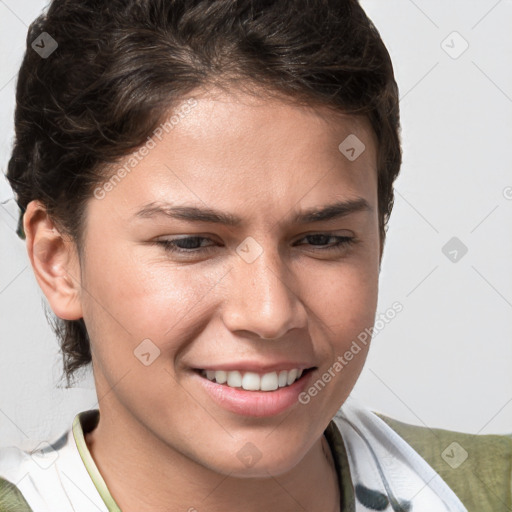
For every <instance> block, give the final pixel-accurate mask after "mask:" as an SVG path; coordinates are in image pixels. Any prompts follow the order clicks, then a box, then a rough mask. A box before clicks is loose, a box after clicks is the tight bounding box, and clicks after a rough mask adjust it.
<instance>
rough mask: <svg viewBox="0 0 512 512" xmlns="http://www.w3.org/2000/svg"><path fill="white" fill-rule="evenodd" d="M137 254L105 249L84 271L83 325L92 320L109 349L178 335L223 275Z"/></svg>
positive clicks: (158, 341)
mask: <svg viewBox="0 0 512 512" xmlns="http://www.w3.org/2000/svg"><path fill="white" fill-rule="evenodd" d="M150 250H151V249H147V248H146V249H145V251H146V253H147V252H149V251H150ZM141 252H142V251H132V252H131V253H130V251H128V250H124V251H123V250H115V249H113V248H112V249H108V250H106V251H105V252H104V253H103V254H104V256H103V257H102V258H97V259H94V258H93V259H90V260H89V261H88V262H87V266H86V268H85V273H84V287H85V288H86V289H87V290H88V293H87V294H85V296H84V299H85V302H86V304H85V307H84V318H85V320H86V323H87V320H90V321H91V322H92V321H93V322H92V323H93V324H94V325H92V326H91V329H92V332H94V330H96V339H104V338H105V336H107V337H109V338H110V339H111V340H112V341H113V342H112V343H111V344H110V345H111V346H112V350H114V349H115V350H118V348H117V347H119V344H120V343H123V344H125V346H126V347H127V348H129V349H130V350H128V351H127V352H128V354H130V353H131V354H132V352H133V349H134V348H135V347H136V346H138V345H139V344H140V343H141V341H142V340H144V339H146V338H149V339H151V340H154V342H155V344H157V345H158V346H163V344H165V342H166V340H169V339H179V338H180V333H181V332H185V329H186V327H188V328H189V329H190V324H191V321H192V320H191V319H194V318H195V319H197V317H198V315H204V313H205V310H204V308H205V306H206V304H207V301H205V300H203V299H204V298H205V296H206V294H207V293H208V291H209V290H210V289H212V288H213V287H214V286H215V284H216V283H217V282H219V281H220V280H221V279H222V275H223V272H222V269H218V268H217V269H215V270H213V268H212V270H211V271H207V270H201V269H199V268H197V269H195V270H194V267H192V266H187V265H184V266H182V267H179V266H178V265H173V264H172V263H171V262H170V261H169V260H166V257H165V255H164V254H163V253H162V254H161V255H158V256H157V257H152V259H151V260H150V259H148V257H147V256H144V257H143V256H141V255H140V253H141ZM153 254H158V253H157V252H156V251H155V252H154V253H153ZM88 329H89V324H88ZM189 335H190V333H189ZM102 345H103V344H102ZM105 345H107V344H105ZM167 348H169V349H170V350H172V347H166V350H167ZM105 350H106V349H105ZM132 355H133V354H132Z"/></svg>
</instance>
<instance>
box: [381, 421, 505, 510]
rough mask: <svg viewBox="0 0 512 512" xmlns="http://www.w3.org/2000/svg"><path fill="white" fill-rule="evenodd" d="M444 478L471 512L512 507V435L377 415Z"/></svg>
mask: <svg viewBox="0 0 512 512" xmlns="http://www.w3.org/2000/svg"><path fill="white" fill-rule="evenodd" d="M374 414H376V415H377V416H378V417H379V418H381V419H382V420H383V421H384V422H385V423H386V424H387V425H389V426H390V427H391V428H392V429H393V430H394V431H395V432H396V433H397V434H398V435H399V436H400V437H402V438H403V439H404V440H405V441H406V442H407V443H408V444H409V445H410V446H411V447H412V448H413V449H414V450H415V451H416V452H418V453H419V454H420V455H421V456H422V457H423V459H425V460H426V461H427V462H428V464H429V465H430V466H431V467H432V468H433V469H434V470H435V471H436V472H437V473H438V474H439V475H440V476H441V478H442V479H443V480H444V481H445V482H446V483H447V484H448V486H449V487H450V488H451V489H452V490H453V492H455V494H456V495H457V496H458V497H459V499H460V500H461V501H462V502H463V503H464V505H465V506H466V507H467V509H468V511H469V512H472V511H477V510H478V511H480V510H492V511H493V512H501V511H503V512H505V511H510V510H511V508H512V435H474V434H467V433H462V432H455V431H451V430H444V429H440V428H428V427H421V426H416V425H410V424H407V423H403V422H401V421H398V420H395V419H392V418H389V417H387V416H385V415H383V414H380V413H376V412H375V413H374Z"/></svg>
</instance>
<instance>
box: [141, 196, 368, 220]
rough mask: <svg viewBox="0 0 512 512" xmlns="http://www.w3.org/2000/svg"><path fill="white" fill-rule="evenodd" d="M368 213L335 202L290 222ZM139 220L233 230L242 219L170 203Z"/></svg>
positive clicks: (356, 203) (151, 207) (362, 203)
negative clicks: (206, 224) (159, 219)
mask: <svg viewBox="0 0 512 512" xmlns="http://www.w3.org/2000/svg"><path fill="white" fill-rule="evenodd" d="M364 211H366V212H372V211H373V208H372V207H371V206H370V204H369V203H368V201H366V199H364V198H363V197H358V198H355V199H349V200H345V201H338V202H335V203H332V204H328V205H325V206H323V207H320V208H319V207H313V208H309V209H308V210H303V211H301V212H298V213H297V214H295V216H294V217H293V218H292V222H293V223H295V224H309V223H312V222H322V221H327V220H332V219H338V218H341V217H345V216H347V215H349V214H351V213H355V212H364ZM134 216H135V217H139V218H144V219H147V218H153V217H155V216H165V217H170V218H173V219H177V220H184V221H188V222H210V223H215V224H225V225H227V226H231V227H237V226H239V225H240V224H242V221H243V219H242V218H241V217H238V216H237V215H234V214H231V213H227V212H222V211H219V210H214V209H212V208H207V207H205V208H198V207H197V206H185V205H183V206H176V205H173V204H171V203H166V202H160V203H155V202H153V203H149V204H146V205H144V206H143V208H142V209H141V210H139V211H138V212H137V213H136V214H135V215H134Z"/></svg>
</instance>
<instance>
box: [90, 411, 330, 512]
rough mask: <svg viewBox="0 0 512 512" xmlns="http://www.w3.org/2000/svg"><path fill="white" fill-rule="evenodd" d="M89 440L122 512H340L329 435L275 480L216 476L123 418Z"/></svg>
mask: <svg viewBox="0 0 512 512" xmlns="http://www.w3.org/2000/svg"><path fill="white" fill-rule="evenodd" d="M109 410H110V409H107V411H109ZM85 440H86V443H87V446H88V448H89V451H90V453H91V456H92V457H93V459H94V461H95V463H96V465H97V467H98V469H99V471H100V473H101V475H102V476H103V478H104V480H105V482H106V484H107V487H108V488H109V491H110V493H111V494H112V497H113V498H114V500H115V501H116V502H117V504H118V505H119V507H120V508H121V509H122V510H123V512H132V511H138V512H143V511H146V510H148V511H149V510H151V511H152V512H160V511H162V512H164V511H168V510H184V511H190V512H194V511H199V512H200V511H201V510H208V511H209V512H220V511H223V512H225V511H226V510H228V511H229V510H239V507H240V503H244V510H246V511H247V512H261V510H280V511H281V512H295V511H296V510H297V509H304V510H308V511H311V512H314V511H318V512H320V511H322V512H326V511H332V512H337V511H339V510H340V508H339V507H340V495H339V493H340V490H339V486H338V479H337V474H336V470H335V467H334V461H333V459H332V454H331V452H330V449H329V446H328V443H327V441H326V439H325V437H324V436H321V437H320V438H319V439H318V440H317V442H315V443H314V444H313V446H312V447H311V449H310V450H309V451H308V452H307V453H306V455H305V456H304V457H303V459H302V460H301V461H300V462H299V464H297V465H296V466H295V467H294V468H292V469H291V470H289V471H288V472H286V473H283V474H281V475H279V476H271V475H269V477H268V478H238V477H230V476H229V475H227V476H226V475H224V474H221V473H218V472H215V471H213V470H212V469H210V468H208V467H205V466H204V465H202V464H200V463H199V462H198V461H196V460H193V459H192V458H190V457H187V455H186V454H184V453H181V452H179V451H178V450H176V449H175V447H172V446H169V445H168V444H166V443H163V442H162V441H161V440H160V439H159V438H157V437H156V436H154V435H151V433H150V432H148V431H147V430H145V429H144V428H143V427H142V425H140V424H139V423H138V422H136V421H134V420H133V418H132V419H131V420H130V419H128V418H127V419H126V421H125V418H124V417H121V416H119V415H118V414H116V423H115V424H114V423H113V422H112V421H111V419H110V418H108V417H105V416H104V415H103V414H101V415H100V421H99V423H98V425H97V427H96V428H95V429H94V430H93V431H92V432H90V433H88V434H86V435H85ZM142 490H143V491H142Z"/></svg>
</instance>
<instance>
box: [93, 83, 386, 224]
mask: <svg viewBox="0 0 512 512" xmlns="http://www.w3.org/2000/svg"><path fill="white" fill-rule="evenodd" d="M192 97H193V101H189V100H190V99H191V98H192ZM184 105H188V107H187V108H184ZM191 105H192V106H191ZM166 120H172V123H168V126H167V128H168V129H165V126H163V124H162V125H161V127H160V130H158V129H157V131H156V132H154V133H153V134H152V135H151V136H150V137H149V138H148V141H150V140H151V141H152V143H151V144H149V143H148V144H146V146H149V145H151V146H152V147H151V149H149V150H148V151H145V152H144V153H145V156H144V157H143V158H142V159H141V158H140V153H141V148H140V149H139V150H138V151H135V152H134V154H133V155H131V156H127V157H125V158H124V159H122V161H120V162H119V164H118V165H117V169H120V168H122V166H123V164H124V169H125V172H123V178H122V180H117V182H116V184H115V186H113V187H111V191H109V193H108V194H107V197H106V199H107V201H104V202H103V207H107V205H108V204H109V203H110V204H111V205H113V204H115V203H116V201H117V203H118V204H117V205H116V208H125V209H127V210H129V211H127V212H126V213H127V214H128V213H129V214H131V215H133V214H135V213H136V212H137V211H138V210H139V209H140V207H141V205H143V204H147V203H150V202H159V201H162V202H164V201H165V202H169V201H171V202H172V201H175V202H176V203H177V204H178V203H179V204H183V203H184V202H186V203H187V204H196V205H202V206H208V207H216V208H219V207H222V206H223V205H228V204H229V205H230V206H231V207H232V208H230V211H232V210H233V209H237V208H239V209H241V210H243V209H246V210H247V209H251V214H252V216H254V215H258V214H260V213H264V212H267V213H272V212H273V213H274V214H276V215H278V216H279V217H282V216H283V208H284V209H287V210H289V209H290V206H291V205H293V204H296V203H298V202H301V203H304V206H313V205H314V204H315V203H317V202H320V203H325V202H326V201H329V200H331V199H335V198H337V199H339V198H341V197H343V198H355V197H365V198H366V200H367V201H368V202H369V203H371V202H372V199H373V198H374V197H376V186H377V169H376V151H377V147H376V146H377V145H376V138H375V134H374V132H373V130H372V129H371V126H370V124H369V121H368V120H367V119H366V118H363V117H355V116H349V115H344V114H341V113H336V114H334V113H333V112H332V111H330V110H328V109H327V108H325V107H319V106H300V105H297V104H293V103H291V102H290V101H283V100H281V99H279V98H275V97H273V98H264V97H257V96H253V95H248V94H244V93H241V92H239V91H238V92H235V91H230V92H225V91H219V90H213V91H209V92H208V93H201V92H200V91H197V92H196V93H195V94H191V95H190V96H189V97H186V98H184V99H183V101H182V102H181V103H178V104H177V105H175V106H174V107H173V108H172V109H170V110H169V111H168V112H166V114H165V116H163V123H165V121H166ZM169 127H170V129H169ZM162 128H163V129H162ZM137 154H138V156H137ZM354 156H355V158H354ZM130 162H131V163H130ZM112 170H113V172H114V173H115V172H116V166H113V167H112ZM121 203H122V204H121Z"/></svg>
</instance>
